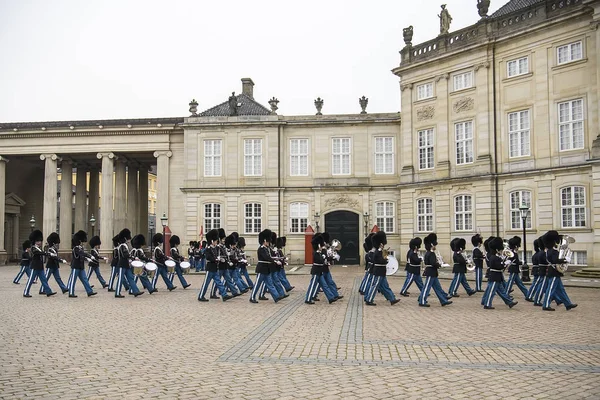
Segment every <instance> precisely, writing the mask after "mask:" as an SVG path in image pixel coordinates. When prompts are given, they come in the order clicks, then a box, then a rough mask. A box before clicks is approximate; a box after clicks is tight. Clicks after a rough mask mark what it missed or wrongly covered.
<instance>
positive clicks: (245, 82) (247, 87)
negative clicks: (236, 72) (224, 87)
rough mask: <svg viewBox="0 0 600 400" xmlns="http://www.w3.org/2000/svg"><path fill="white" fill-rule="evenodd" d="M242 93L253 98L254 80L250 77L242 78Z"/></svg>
mask: <svg viewBox="0 0 600 400" xmlns="http://www.w3.org/2000/svg"><path fill="white" fill-rule="evenodd" d="M242 94H245V95H246V96H248V97H250V98H251V99H254V82H252V79H250V78H242Z"/></svg>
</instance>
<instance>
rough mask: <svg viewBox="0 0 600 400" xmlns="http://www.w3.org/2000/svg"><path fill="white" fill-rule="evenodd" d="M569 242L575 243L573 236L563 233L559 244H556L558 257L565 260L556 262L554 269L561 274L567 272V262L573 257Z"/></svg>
mask: <svg viewBox="0 0 600 400" xmlns="http://www.w3.org/2000/svg"><path fill="white" fill-rule="evenodd" d="M571 243H575V238H574V237H572V236H569V235H563V236H562V239H561V240H560V244H559V245H558V258H559V259H562V260H565V263H564V264H557V265H556V269H557V270H558V271H559V272H561V273H563V274H564V273H565V272H567V269H568V268H569V263H570V262H571V258H572V257H573V250H571V249H570V248H569V245H570V244H571Z"/></svg>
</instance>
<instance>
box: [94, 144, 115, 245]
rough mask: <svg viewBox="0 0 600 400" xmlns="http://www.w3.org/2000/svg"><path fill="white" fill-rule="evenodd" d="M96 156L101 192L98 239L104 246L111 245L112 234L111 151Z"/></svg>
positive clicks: (112, 157)
mask: <svg viewBox="0 0 600 400" xmlns="http://www.w3.org/2000/svg"><path fill="white" fill-rule="evenodd" d="M96 157H97V158H98V159H99V160H102V193H101V195H100V197H101V202H102V204H101V205H100V241H102V243H103V245H104V246H108V248H110V246H112V238H113V236H114V234H113V231H114V229H113V170H114V159H115V155H114V154H113V153H98V154H97V155H96Z"/></svg>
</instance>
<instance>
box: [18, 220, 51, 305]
mask: <svg viewBox="0 0 600 400" xmlns="http://www.w3.org/2000/svg"><path fill="white" fill-rule="evenodd" d="M43 240H44V235H43V233H42V231H40V230H37V229H36V230H35V231H33V232H31V234H30V235H29V241H30V242H31V243H32V246H31V264H30V268H31V275H29V279H27V284H26V285H25V290H24V291H23V297H31V295H30V294H29V291H30V290H31V285H32V284H33V280H34V279H35V278H37V277H39V279H40V283H41V284H42V288H43V289H44V290H43V292H41V293H40V294H44V293H45V294H46V296H48V297H50V296H54V295H55V294H56V292H53V291H52V289H50V286H49V285H48V280H47V279H46V275H44V251H43V250H42V248H41V246H42V241H43Z"/></svg>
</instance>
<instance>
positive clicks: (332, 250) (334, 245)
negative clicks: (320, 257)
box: [327, 239, 342, 261]
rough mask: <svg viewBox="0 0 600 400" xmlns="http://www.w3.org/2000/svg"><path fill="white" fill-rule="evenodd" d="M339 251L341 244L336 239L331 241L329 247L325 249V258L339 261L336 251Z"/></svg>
mask: <svg viewBox="0 0 600 400" xmlns="http://www.w3.org/2000/svg"><path fill="white" fill-rule="evenodd" d="M341 249H342V243H341V242H340V241H339V240H337V239H333V241H332V242H331V246H329V247H327V256H328V257H330V258H333V259H334V260H336V261H339V260H340V255H339V254H338V251H340V250H341Z"/></svg>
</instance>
